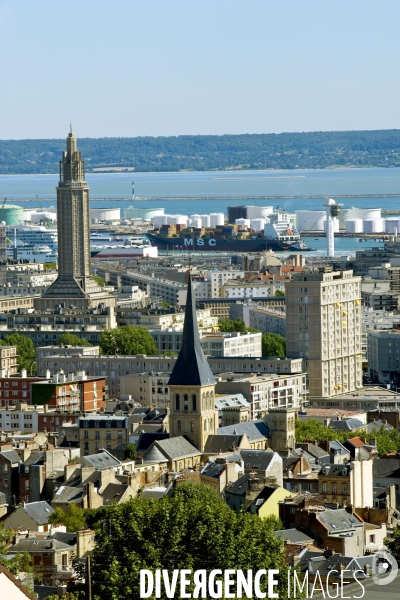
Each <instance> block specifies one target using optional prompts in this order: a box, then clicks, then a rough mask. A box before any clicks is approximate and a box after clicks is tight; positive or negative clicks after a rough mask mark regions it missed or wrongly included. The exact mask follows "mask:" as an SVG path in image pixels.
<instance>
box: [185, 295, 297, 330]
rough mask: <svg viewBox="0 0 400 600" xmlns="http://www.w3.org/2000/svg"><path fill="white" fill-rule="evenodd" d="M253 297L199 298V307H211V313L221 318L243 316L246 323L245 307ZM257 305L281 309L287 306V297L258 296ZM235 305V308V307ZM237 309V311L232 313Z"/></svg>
mask: <svg viewBox="0 0 400 600" xmlns="http://www.w3.org/2000/svg"><path fill="white" fill-rule="evenodd" d="M248 302H251V299H249V298H245V299H238V298H209V299H206V300H199V301H198V303H197V304H198V306H199V308H209V309H210V311H211V314H212V315H214V316H216V317H219V318H220V319H234V320H235V319H237V318H239V317H240V318H241V319H243V321H244V322H245V323H246V318H245V315H244V314H243V310H245V309H244V308H243V309H241V308H240V307H243V306H244V307H245V306H246V305H247V304H248ZM257 306H266V307H270V308H276V309H278V310H279V309H281V308H283V309H284V307H285V298H283V297H282V296H266V297H265V298H257ZM233 307H235V308H233ZM232 310H235V311H237V312H235V313H232V314H231V311H232Z"/></svg>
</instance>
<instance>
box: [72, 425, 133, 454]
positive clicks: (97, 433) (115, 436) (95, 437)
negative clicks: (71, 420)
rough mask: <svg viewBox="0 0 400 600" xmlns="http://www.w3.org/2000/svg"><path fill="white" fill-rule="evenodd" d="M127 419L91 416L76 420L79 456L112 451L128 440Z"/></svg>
mask: <svg viewBox="0 0 400 600" xmlns="http://www.w3.org/2000/svg"><path fill="white" fill-rule="evenodd" d="M130 420H132V419H130V418H129V417H126V416H122V415H91V416H86V417H81V418H79V420H78V429H79V432H78V437H79V447H80V450H81V456H89V455H90V454H96V453H97V452H98V451H99V450H101V449H106V450H112V449H113V448H116V446H118V445H119V444H124V443H127V442H128V440H129V424H130Z"/></svg>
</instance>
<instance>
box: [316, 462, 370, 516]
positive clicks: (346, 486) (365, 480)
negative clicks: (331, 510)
mask: <svg viewBox="0 0 400 600" xmlns="http://www.w3.org/2000/svg"><path fill="white" fill-rule="evenodd" d="M372 466H373V461H372V460H356V461H353V462H351V463H350V464H347V465H324V466H323V468H322V469H321V471H320V472H319V495H320V498H321V499H322V500H323V501H324V502H326V503H328V504H332V503H334V504H336V503H337V504H338V505H339V506H347V505H350V504H351V505H352V506H354V507H355V508H363V507H365V506H370V507H372V506H374V500H373V476H372Z"/></svg>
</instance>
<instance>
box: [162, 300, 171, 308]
mask: <svg viewBox="0 0 400 600" xmlns="http://www.w3.org/2000/svg"><path fill="white" fill-rule="evenodd" d="M169 307H170V303H169V302H167V301H166V300H163V301H162V302H161V308H169Z"/></svg>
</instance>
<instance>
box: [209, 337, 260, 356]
mask: <svg viewBox="0 0 400 600" xmlns="http://www.w3.org/2000/svg"><path fill="white" fill-rule="evenodd" d="M261 338H262V334H261V333H237V332H233V333H223V332H218V333H204V334H203V335H202V337H201V340H200V343H201V347H202V348H203V352H204V354H205V355H206V356H224V357H229V356H243V357H258V356H262V344H261Z"/></svg>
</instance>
